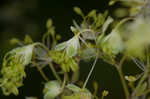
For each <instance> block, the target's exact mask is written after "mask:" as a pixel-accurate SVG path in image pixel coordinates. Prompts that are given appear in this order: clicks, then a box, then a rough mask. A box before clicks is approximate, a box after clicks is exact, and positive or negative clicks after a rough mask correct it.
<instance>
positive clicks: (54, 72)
mask: <svg viewBox="0 0 150 99" xmlns="http://www.w3.org/2000/svg"><path fill="white" fill-rule="evenodd" d="M48 66H49V67H50V69H51V70H52V72H53V75H54V76H55V77H56V79H57V80H58V81H60V82H62V81H61V79H60V77H59V75H58V74H57V72H56V70H55V68H54V67H53V65H52V63H50V62H49V63H48Z"/></svg>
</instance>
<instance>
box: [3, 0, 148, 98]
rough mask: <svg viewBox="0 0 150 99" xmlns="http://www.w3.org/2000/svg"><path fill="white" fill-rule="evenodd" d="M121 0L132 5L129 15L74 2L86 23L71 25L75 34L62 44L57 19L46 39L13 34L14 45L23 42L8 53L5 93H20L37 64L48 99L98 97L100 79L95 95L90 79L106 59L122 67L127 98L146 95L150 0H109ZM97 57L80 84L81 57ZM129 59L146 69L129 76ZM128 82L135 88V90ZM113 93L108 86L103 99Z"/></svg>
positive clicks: (122, 79)
mask: <svg viewBox="0 0 150 99" xmlns="http://www.w3.org/2000/svg"><path fill="white" fill-rule="evenodd" d="M118 1H120V2H121V3H123V5H124V6H126V7H129V15H128V16H126V17H125V18H123V19H116V18H114V19H113V18H112V17H111V16H110V15H109V12H108V11H105V12H104V13H98V11H97V10H95V9H94V10H92V11H90V12H89V13H88V14H87V15H85V14H84V13H83V11H82V10H81V9H80V8H78V7H74V11H75V12H76V13H77V14H78V15H80V16H81V17H82V19H83V20H82V21H81V22H79V23H80V24H78V23H77V22H76V21H75V20H74V21H73V25H72V26H70V29H71V31H72V32H73V34H74V36H73V37H72V38H70V39H69V40H67V41H64V42H62V43H59V44H58V43H57V42H58V40H60V38H61V36H60V35H58V34H56V32H55V27H54V26H53V22H52V20H51V19H49V20H48V21H47V23H46V28H47V31H46V33H45V34H44V35H43V38H42V43H39V42H36V43H34V41H33V40H32V38H31V37H30V36H29V35H26V36H25V39H24V40H23V41H22V40H19V39H17V38H13V39H12V40H11V41H10V43H11V44H17V45H22V46H21V47H18V48H15V49H13V50H11V51H10V52H8V53H6V55H5V56H4V60H3V65H2V69H1V74H2V78H0V87H1V88H2V91H3V93H4V94H5V95H10V94H11V93H13V94H15V95H18V93H19V91H18V88H19V87H21V86H22V85H23V79H24V78H25V77H26V73H25V71H24V69H25V67H26V66H27V65H29V64H32V65H34V67H36V68H37V69H38V70H39V72H40V74H41V75H42V77H43V78H44V79H45V81H46V83H45V87H44V90H43V93H44V99H98V96H97V94H98V93H97V91H98V84H97V83H94V92H93V94H92V93H91V92H90V91H89V90H88V89H87V88H86V84H87V82H88V80H89V78H90V76H91V74H92V71H93V69H94V67H95V64H96V62H97V60H98V59H102V60H104V61H105V62H107V63H109V64H111V65H113V66H114V67H115V68H116V70H117V71H118V73H119V76H120V79H121V82H122V86H123V89H124V93H125V96H126V99H140V98H139V97H140V96H142V97H146V96H147V95H148V93H149V92H150V90H149V89H148V88H149V87H150V85H149V81H148V79H149V75H150V63H149V62H150V52H149V51H150V49H149V45H150V40H149V37H150V30H149V27H150V24H149V21H150V18H149V8H150V2H149V1H144V0H143V1H139V0H111V1H110V3H109V4H110V5H114V4H115V3H116V2H118ZM121 12H122V10H121ZM123 13H124V12H123ZM93 58H94V59H95V61H94V62H93V65H92V68H91V70H90V72H89V75H88V76H87V78H86V80H85V82H84V84H83V86H82V87H78V86H76V85H75V84H76V81H78V78H79V69H80V66H79V64H80V61H81V60H84V61H89V60H91V59H93ZM127 60H130V61H133V62H134V63H136V65H137V66H138V67H139V68H140V69H141V67H142V73H141V74H136V76H124V73H123V70H122V69H123V68H122V67H123V65H124V63H125V62H126V61H127ZM135 60H136V61H135ZM45 66H49V67H50V69H51V71H52V73H53V75H54V76H55V78H56V80H52V81H51V80H50V79H49V78H48V77H47V76H46V75H45V73H44V72H43V68H44V67H45ZM126 80H127V81H128V85H129V86H128V85H127V82H126ZM70 82H73V83H72V84H70ZM135 83H136V84H135ZM128 87H131V89H132V90H131V91H129V88H128ZM108 94H109V92H108V91H107V90H104V91H103V92H102V95H101V96H102V97H101V99H104V98H105V96H108Z"/></svg>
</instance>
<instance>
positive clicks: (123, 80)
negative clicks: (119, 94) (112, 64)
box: [117, 68, 130, 99]
mask: <svg viewBox="0 0 150 99" xmlns="http://www.w3.org/2000/svg"><path fill="white" fill-rule="evenodd" d="M117 70H118V73H119V76H120V80H121V83H122V86H123V89H124V92H125V96H126V99H129V96H130V94H129V90H128V87H127V84H126V81H125V79H124V75H123V72H122V69H121V68H118V69H117Z"/></svg>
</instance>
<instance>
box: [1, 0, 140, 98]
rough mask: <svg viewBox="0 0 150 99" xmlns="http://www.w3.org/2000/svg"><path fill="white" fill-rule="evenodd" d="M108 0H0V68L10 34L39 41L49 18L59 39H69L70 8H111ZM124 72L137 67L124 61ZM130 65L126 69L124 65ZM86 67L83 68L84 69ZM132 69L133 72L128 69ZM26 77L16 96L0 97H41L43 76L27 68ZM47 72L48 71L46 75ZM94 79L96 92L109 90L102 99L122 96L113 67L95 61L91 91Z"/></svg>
mask: <svg viewBox="0 0 150 99" xmlns="http://www.w3.org/2000/svg"><path fill="white" fill-rule="evenodd" d="M108 1H109V0H89V1H88V0H0V67H1V64H2V57H3V56H4V54H5V53H6V52H7V51H9V50H10V49H11V48H13V46H11V45H10V44H9V40H10V39H11V38H13V37H15V38H20V39H24V36H25V34H28V35H30V36H31V37H32V38H33V40H34V41H41V38H42V35H43V34H44V33H45V32H46V25H45V24H46V21H47V19H48V18H52V20H53V22H54V26H56V32H57V33H59V34H60V35H61V36H62V41H64V40H67V39H69V38H70V37H71V36H72V34H71V31H70V26H71V25H72V20H73V19H76V20H78V19H79V16H78V15H76V14H75V13H74V12H73V7H74V6H78V7H80V8H81V9H82V10H83V12H84V13H85V14H86V13H88V12H89V11H90V10H92V9H97V10H98V12H104V10H106V9H108V10H110V11H111V10H112V9H114V8H113V7H108ZM91 63H92V61H91V62H89V63H87V62H81V76H80V79H81V80H82V81H84V80H85V78H86V76H87V74H88V72H89V70H90V66H91ZM125 65H126V66H125V68H124V72H125V73H126V74H127V75H129V74H135V73H137V72H140V70H139V69H138V68H137V67H135V66H134V64H132V63H127V64H125ZM128 67H130V69H129V68H128ZM85 68H86V69H85ZM133 69H134V70H135V72H133V71H132V70H133ZM26 71H27V79H25V80H24V86H23V87H21V88H19V90H20V94H19V96H14V95H11V96H3V95H2V92H1V91H0V99H24V98H25V96H37V97H38V99H42V88H43V85H44V84H43V83H44V82H43V79H42V77H41V76H40V74H39V72H38V71H37V70H36V69H35V68H27V70H26ZM48 75H50V74H48ZM93 81H97V82H98V84H99V86H100V88H99V95H101V92H102V91H103V90H104V89H105V90H108V91H109V95H108V97H106V98H105V99H124V94H123V89H122V86H121V83H120V79H119V76H118V73H117V72H116V70H115V68H114V67H113V66H110V65H109V64H106V63H104V62H103V61H102V60H99V61H98V63H97V65H96V68H95V70H94V72H93V74H92V77H91V78H90V81H89V83H88V88H90V89H91V91H92V82H93Z"/></svg>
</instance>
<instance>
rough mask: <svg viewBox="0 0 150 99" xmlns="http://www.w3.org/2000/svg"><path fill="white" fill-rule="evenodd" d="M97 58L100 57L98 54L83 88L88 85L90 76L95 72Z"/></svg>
mask: <svg viewBox="0 0 150 99" xmlns="http://www.w3.org/2000/svg"><path fill="white" fill-rule="evenodd" d="M97 59H98V56H96V59H95V61H94V63H93V65H92V68H91V70H90V72H89V74H88V76H87V78H86V80H85V82H84V85H83V89H84V88H85V87H86V85H87V83H88V80H89V78H90V76H91V74H92V72H93V70H94V67H95V65H96V62H97Z"/></svg>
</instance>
